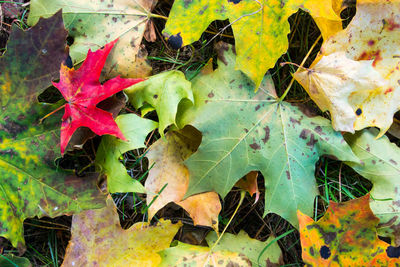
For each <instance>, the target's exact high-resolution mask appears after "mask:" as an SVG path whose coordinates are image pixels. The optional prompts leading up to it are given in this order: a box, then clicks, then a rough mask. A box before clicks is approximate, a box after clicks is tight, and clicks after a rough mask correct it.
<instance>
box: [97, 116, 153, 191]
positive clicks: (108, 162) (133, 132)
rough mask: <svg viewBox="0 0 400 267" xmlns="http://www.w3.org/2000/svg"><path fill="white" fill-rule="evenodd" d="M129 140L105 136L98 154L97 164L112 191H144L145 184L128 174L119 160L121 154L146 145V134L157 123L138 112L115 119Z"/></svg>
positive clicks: (109, 189)
mask: <svg viewBox="0 0 400 267" xmlns="http://www.w3.org/2000/svg"><path fill="white" fill-rule="evenodd" d="M115 122H116V123H117V125H118V127H119V128H120V129H121V132H122V134H123V135H124V136H125V137H126V139H127V141H123V140H121V139H118V138H116V137H114V136H110V135H108V136H103V139H102V140H101V143H100V145H99V148H98V149H97V154H96V164H97V165H98V166H99V167H100V171H101V172H103V173H105V174H106V175H107V186H108V191H109V192H110V193H117V192H138V193H144V192H145V189H144V187H143V185H142V184H141V183H140V182H138V181H137V180H135V179H133V178H132V177H131V176H129V175H128V173H127V170H126V168H125V166H124V165H123V164H122V163H121V162H119V160H118V159H119V158H120V156H121V155H122V154H123V153H125V152H127V151H129V150H133V149H137V148H142V147H145V145H144V141H145V139H146V136H147V135H148V134H149V133H150V132H151V131H152V130H154V129H155V128H156V127H157V125H158V124H157V123H156V122H154V121H152V120H148V119H143V118H140V117H139V116H137V115H136V114H124V115H120V116H118V117H117V118H116V119H115Z"/></svg>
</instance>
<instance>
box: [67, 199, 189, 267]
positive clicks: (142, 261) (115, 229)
mask: <svg viewBox="0 0 400 267" xmlns="http://www.w3.org/2000/svg"><path fill="white" fill-rule="evenodd" d="M181 226H182V223H180V222H178V223H176V224H172V223H171V221H165V220H163V219H160V220H159V224H157V225H154V226H150V224H149V223H145V222H139V223H135V224H134V225H132V226H131V227H130V228H129V229H127V230H124V229H122V227H121V225H120V222H119V217H118V213H117V208H116V207H115V204H114V202H113V200H112V198H111V197H109V198H108V199H107V206H106V207H105V208H102V209H97V210H89V211H85V212H82V213H80V214H77V215H74V216H73V217H72V226H71V234H72V237H71V240H70V241H69V244H68V247H67V250H66V253H65V257H64V262H63V264H62V266H98V264H99V263H101V266H148V267H152V266H158V265H159V264H160V262H161V257H160V256H159V255H158V254H157V252H158V251H161V250H164V249H166V248H168V247H169V245H170V243H171V241H172V239H173V237H174V236H175V234H176V233H177V232H178V230H179V228H180V227H181Z"/></svg>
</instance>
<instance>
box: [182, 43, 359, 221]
mask: <svg viewBox="0 0 400 267" xmlns="http://www.w3.org/2000/svg"><path fill="white" fill-rule="evenodd" d="M219 52H220V53H222V54H220V55H219V58H221V59H222V60H220V61H219V63H218V69H217V70H215V71H214V72H212V73H209V74H207V73H206V74H199V75H198V76H197V77H196V78H195V79H193V80H192V88H193V94H194V98H195V106H194V107H192V108H190V107H189V108H188V109H187V111H186V112H184V113H182V114H183V116H181V117H180V118H179V123H181V124H191V125H193V126H194V127H196V128H197V129H198V130H199V131H201V133H202V134H203V139H202V143H201V145H200V147H199V149H198V151H197V152H196V153H194V154H193V155H192V156H191V157H190V158H189V159H188V160H186V161H185V164H186V166H187V167H188V168H189V171H190V182H189V188H188V191H187V194H186V196H189V195H192V194H196V193H200V192H205V191H216V192H218V193H219V194H220V195H221V196H222V197H225V196H226V194H227V193H228V192H229V191H230V190H231V188H232V187H233V185H234V184H235V183H236V182H237V181H238V180H239V179H240V178H241V177H243V176H244V175H246V174H247V173H249V172H250V171H253V170H259V171H261V173H262V174H263V176H264V178H265V214H267V213H269V212H274V213H277V214H279V215H280V216H282V217H283V218H285V219H287V220H288V221H289V222H290V223H292V224H293V225H297V217H296V211H297V210H301V211H302V212H303V213H306V214H310V215H311V214H312V211H313V203H314V198H315V196H316V195H317V194H318V190H317V186H316V182H315V179H314V171H315V163H316V162H317V161H318V159H319V157H320V156H322V155H332V156H334V157H336V158H338V159H340V160H348V161H357V158H356V157H355V156H354V154H353V153H352V151H351V149H350V147H349V146H348V145H347V143H346V142H345V141H344V140H343V138H342V135H341V134H340V133H339V132H335V131H334V130H333V129H332V127H331V124H330V121H329V120H327V119H324V118H322V117H312V118H310V117H307V116H306V115H305V114H304V113H303V112H302V111H301V110H300V109H299V107H296V106H294V105H291V104H289V103H286V102H279V101H278V98H277V97H276V94H275V91H274V88H273V83H272V80H271V78H270V77H269V76H266V78H265V79H264V82H263V84H262V86H261V87H260V89H259V92H258V93H254V92H253V91H254V90H253V87H252V85H251V81H250V80H249V79H248V78H247V77H246V76H245V75H244V74H243V73H241V72H240V71H236V70H235V56H234V53H233V51H232V48H231V47H228V46H227V45H220V48H219Z"/></svg>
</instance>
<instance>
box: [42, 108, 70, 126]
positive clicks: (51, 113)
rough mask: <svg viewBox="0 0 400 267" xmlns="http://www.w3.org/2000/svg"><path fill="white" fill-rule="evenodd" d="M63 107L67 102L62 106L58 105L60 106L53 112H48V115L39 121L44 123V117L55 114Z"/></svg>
mask: <svg viewBox="0 0 400 267" xmlns="http://www.w3.org/2000/svg"><path fill="white" fill-rule="evenodd" d="M63 107H65V104H64V105H62V106H60V107H58V108H56V109H55V110H53V111H52V112H50V113H49V114H47V115H46V116H44V117H43V118H41V119H40V120H39V123H42V122H43V120H44V119H46V118H47V117H49V116H51V115H53V114H54V113H56V112H57V111H59V110H60V109H62V108H63Z"/></svg>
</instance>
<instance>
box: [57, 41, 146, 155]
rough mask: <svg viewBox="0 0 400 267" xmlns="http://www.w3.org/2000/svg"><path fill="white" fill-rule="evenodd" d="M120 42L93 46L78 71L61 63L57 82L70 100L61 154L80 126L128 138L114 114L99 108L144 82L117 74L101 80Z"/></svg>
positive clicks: (66, 98)
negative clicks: (102, 46)
mask: <svg viewBox="0 0 400 267" xmlns="http://www.w3.org/2000/svg"><path fill="white" fill-rule="evenodd" d="M116 42H117V40H115V41H112V42H111V43H108V44H106V45H105V46H104V48H102V49H98V50H96V51H95V52H92V51H91V50H90V49H89V51H88V54H87V57H86V59H85V61H84V62H83V64H82V66H81V67H80V68H79V69H77V70H75V69H74V68H69V67H67V66H66V65H64V64H62V65H61V69H60V81H59V82H58V83H55V82H53V85H54V86H55V87H56V88H57V89H58V90H59V91H60V92H61V94H62V96H63V97H64V99H65V100H66V101H67V103H66V104H65V112H64V116H63V117H62V123H61V145H60V146H61V154H64V150H65V148H66V147H67V144H68V142H69V140H70V139H71V137H72V134H73V133H74V132H75V131H76V130H77V129H78V128H79V127H88V128H89V129H90V130H92V131H93V132H94V133H95V134H97V135H105V134H109V135H114V136H116V137H118V138H121V139H125V137H124V135H123V134H122V133H121V131H120V129H119V128H118V126H117V124H116V123H115V121H114V118H113V116H112V114H111V113H110V112H107V111H105V110H102V109H99V108H98V107H97V105H98V104H99V103H100V102H101V101H103V100H105V99H107V98H108V97H110V96H112V95H113V94H116V93H118V92H120V91H122V90H124V89H125V88H127V87H129V86H132V85H134V84H136V83H139V82H141V81H143V79H123V78H121V77H119V76H117V77H114V78H112V79H110V80H108V81H106V82H105V83H104V84H101V83H100V81H99V79H100V74H101V70H102V69H103V66H104V63H105V62H106V59H107V56H108V54H109V53H110V51H111V49H112V48H113V46H114V44H115V43H116Z"/></svg>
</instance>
